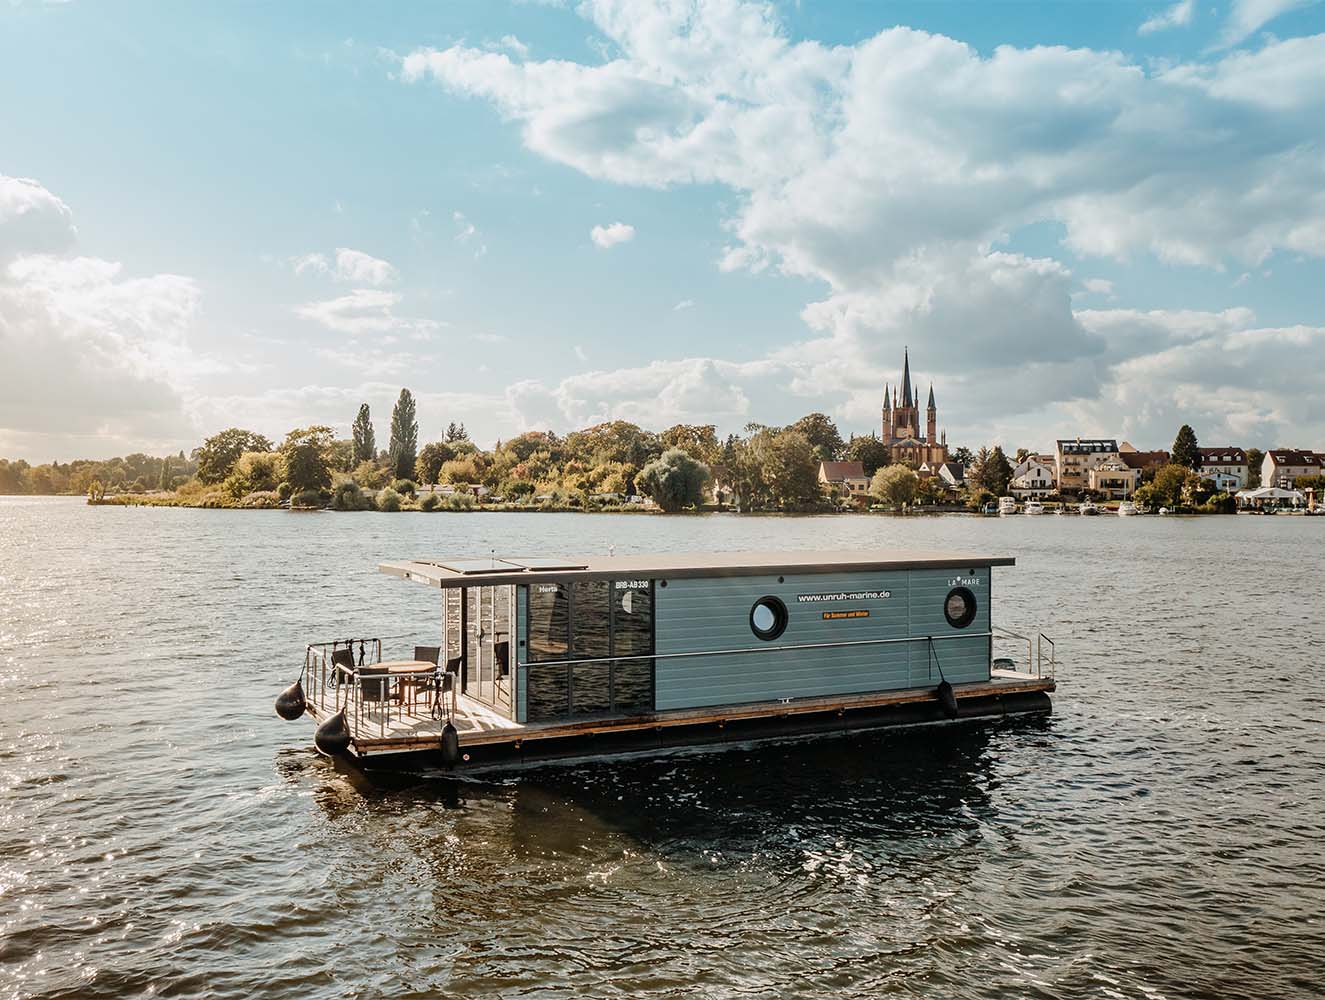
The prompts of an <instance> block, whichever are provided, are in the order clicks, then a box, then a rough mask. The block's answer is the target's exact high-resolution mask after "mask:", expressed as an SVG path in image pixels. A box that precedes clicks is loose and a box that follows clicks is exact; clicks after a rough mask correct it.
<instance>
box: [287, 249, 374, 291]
mask: <svg viewBox="0 0 1325 1000" xmlns="http://www.w3.org/2000/svg"><path fill="white" fill-rule="evenodd" d="M290 266H291V267H292V268H294V273H295V274H327V275H330V276H331V277H333V278H334V279H335V280H336V281H341V282H345V283H346V284H355V285H373V286H381V285H388V284H391V283H392V282H394V281H396V280H397V279H398V278H399V277H400V274H399V272H398V271H397V270H396V269H395V267H394V265H392V264H391V263H390V262H389V261H385V260H382V259H380V258H378V257H373V256H372V255H370V254H366V253H364V252H363V251H362V250H351V249H350V248H349V247H337V248H336V255H335V259H334V260H332V259H328V257H327V255H326V254H322V253H306V254H304V255H303V256H301V257H294V258H291V260H290Z"/></svg>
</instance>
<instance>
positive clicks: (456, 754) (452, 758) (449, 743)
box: [442, 722, 460, 768]
mask: <svg viewBox="0 0 1325 1000" xmlns="http://www.w3.org/2000/svg"><path fill="white" fill-rule="evenodd" d="M442 763H444V764H445V765H446V766H447V767H448V768H450V767H455V766H456V765H457V764H459V763H460V734H459V733H458V732H456V728H455V726H453V725H451V723H449V722H448V723H447V724H446V725H444V726H443V727H442Z"/></svg>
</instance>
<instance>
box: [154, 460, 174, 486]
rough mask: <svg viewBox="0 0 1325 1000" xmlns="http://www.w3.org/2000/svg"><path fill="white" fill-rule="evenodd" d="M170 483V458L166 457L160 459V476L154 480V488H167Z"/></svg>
mask: <svg viewBox="0 0 1325 1000" xmlns="http://www.w3.org/2000/svg"><path fill="white" fill-rule="evenodd" d="M170 484H171V478H170V458H169V457H166V458H163V459H162V460H161V476H160V478H158V479H157V481H156V488H157V489H159V490H163V491H164V490H168V489H170Z"/></svg>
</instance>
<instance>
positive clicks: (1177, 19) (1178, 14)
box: [1136, 0, 1196, 35]
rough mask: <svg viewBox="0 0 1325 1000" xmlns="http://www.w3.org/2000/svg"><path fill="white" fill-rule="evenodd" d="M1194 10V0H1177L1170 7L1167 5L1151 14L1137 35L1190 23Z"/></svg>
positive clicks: (1180, 26) (1185, 25) (1137, 31)
mask: <svg viewBox="0 0 1325 1000" xmlns="http://www.w3.org/2000/svg"><path fill="white" fill-rule="evenodd" d="M1195 11H1196V0H1178V2H1177V3H1175V4H1174V5H1173V6H1172V7H1167V8H1165V9H1164V10H1162V11H1160V12H1159V13H1158V14H1152V15H1151V16H1150V17H1149V18H1147V19H1146V20H1145V21H1144V22H1142V24H1141V27H1139V28H1137V29H1136V33H1137V34H1138V35H1150V34H1153V33H1154V32H1156V31H1163V30H1165V29H1166V28H1185V27H1187V25H1189V24H1191V23H1192V14H1193V13H1195Z"/></svg>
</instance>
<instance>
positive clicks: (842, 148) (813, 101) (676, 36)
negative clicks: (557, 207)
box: [401, 0, 1325, 436]
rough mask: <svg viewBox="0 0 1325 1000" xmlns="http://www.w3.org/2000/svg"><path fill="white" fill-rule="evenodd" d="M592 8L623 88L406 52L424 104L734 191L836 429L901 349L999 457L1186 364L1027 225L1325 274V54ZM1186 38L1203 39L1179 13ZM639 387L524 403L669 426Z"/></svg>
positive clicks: (733, 223)
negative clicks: (1169, 365) (1003, 434)
mask: <svg viewBox="0 0 1325 1000" xmlns="http://www.w3.org/2000/svg"><path fill="white" fill-rule="evenodd" d="M578 9H579V11H580V12H581V13H582V14H583V15H584V16H585V17H587V18H588V19H590V20H591V21H592V22H593V24H594V26H595V28H596V29H597V30H598V31H599V32H601V34H602V36H603V37H604V38H605V39H606V40H607V42H608V43H609V44H610V55H609V56H608V57H607V58H605V59H604V61H603V62H602V63H601V64H594V63H590V62H584V63H576V62H573V61H568V60H546V61H532V62H530V61H526V62H523V63H516V62H513V61H512V60H511V59H509V58H508V57H507V56H505V55H502V54H500V53H492V52H483V51H479V50H475V49H472V48H469V47H466V46H464V45H457V46H453V47H451V48H448V49H445V50H434V49H418V50H416V51H414V52H412V53H410V54H409V55H408V56H406V57H405V58H404V59H403V60H402V63H401V75H402V78H403V79H405V80H407V81H411V80H414V81H417V80H423V79H429V80H432V81H435V82H436V83H438V84H440V85H441V86H443V87H445V88H447V89H448V90H450V91H452V92H455V93H460V94H466V95H470V96H474V97H478V98H481V99H484V100H488V101H490V102H491V103H492V104H493V106H494V107H495V109H496V110H497V112H498V113H499V114H500V115H501V116H502V117H503V118H505V119H507V120H509V121H511V122H513V123H515V124H516V125H518V127H519V128H520V129H521V133H522V137H523V141H524V143H525V145H526V146H527V147H528V148H529V149H530V150H532V151H534V152H536V153H538V154H540V155H542V156H544V157H546V158H547V159H549V160H553V161H555V162H558V163H562V164H565V165H568V166H570V167H572V168H574V169H577V170H579V171H581V172H582V173H584V174H585V175H587V176H589V177H592V178H596V179H601V180H607V181H610V182H613V183H618V184H629V185H637V186H649V187H656V188H663V187H668V186H673V185H680V184H719V185H723V186H725V187H727V188H729V189H730V190H731V191H733V192H734V195H735V197H734V198H733V199H731V200H730V201H729V202H727V204H728V205H729V206H730V213H731V214H730V216H729V217H728V218H727V219H726V220H725V223H726V226H727V229H728V231H729V233H730V241H729V245H728V247H727V248H726V249H725V250H724V252H723V253H722V254H721V256H720V259H719V266H721V267H722V268H724V269H726V270H740V269H745V270H750V271H760V270H766V271H772V270H776V271H780V272H782V273H784V274H790V275H796V276H801V277H805V278H809V279H813V280H817V281H820V282H822V283H823V284H824V286H825V288H826V292H825V294H824V295H823V297H822V298H821V300H820V301H817V302H812V303H810V304H809V305H807V306H806V308H805V310H804V313H803V315H804V318H805V320H806V322H807V324H808V325H809V327H810V331H811V332H810V338H811V339H808V340H807V341H806V342H804V343H801V344H795V345H790V346H788V347H786V348H783V349H780V350H777V351H775V352H773V354H772V356H771V358H770V359H769V363H772V364H775V365H776V366H777V368H778V371H779V372H780V375H779V379H780V380H781V381H780V385H781V387H782V391H783V392H784V393H786V392H790V393H792V394H793V397H794V399H797V400H812V399H813V400H822V399H823V398H825V396H827V397H828V398H830V399H836V400H839V401H840V400H841V399H842V398H843V396H845V397H846V402H845V403H840V402H839V404H838V406H837V409H836V412H838V413H841V414H843V415H845V416H846V417H848V418H850V419H852V420H860V421H862V422H863V421H866V420H868V421H869V424H868V425H866V426H870V425H872V424H873V421H874V419H875V418H874V416H873V411H875V410H876V409H877V406H878V396H879V388H880V382H881V381H882V378H883V377H888V376H891V377H893V378H895V377H896V373H895V371H894V369H895V367H896V366H897V360H898V359H899V358H900V355H901V348H902V345H903V344H904V343H910V344H911V345H912V346H913V348H915V350H914V351H913V358H917V357H918V358H921V359H923V361H922V362H921V363H923V364H927V365H933V366H934V371H935V373H936V374H937V375H939V376H941V378H942V380H943V382H942V384H943V385H946V386H948V387H949V388H948V389H946V390H941V391H940V395H941V397H942V393H943V392H946V393H947V395H946V401H945V399H944V398H941V399H940V407H941V408H943V407H946V409H941V413H943V414H945V416H944V419H945V422H946V421H947V420H952V421H953V422H954V424H955V425H956V426H958V427H965V428H968V429H970V430H971V431H972V432H973V433H976V434H981V435H983V434H984V433H985V429H986V428H988V427H989V426H990V417H989V414H990V413H1001V414H1006V419H1005V420H1004V421H1003V424H1002V426H1003V427H1004V428H1005V429H1007V430H1008V431H1009V432H1012V431H1013V430H1015V429H1016V428H1017V427H1019V426H1020V427H1022V428H1023V429H1024V428H1025V427H1026V426H1029V425H1028V424H1025V423H1018V422H1019V421H1029V420H1031V419H1065V420H1076V419H1077V416H1078V414H1077V413H1076V412H1075V411H1073V412H1069V410H1068V408H1069V407H1074V406H1081V407H1085V406H1088V405H1090V401H1092V400H1094V401H1099V400H1103V399H1106V398H1108V397H1109V395H1110V394H1111V393H1114V392H1115V391H1116V390H1117V388H1118V379H1120V378H1122V377H1124V375H1123V373H1124V369H1123V367H1122V366H1123V365H1125V364H1130V363H1134V362H1136V361H1138V360H1139V359H1141V358H1144V357H1150V356H1154V355H1157V354H1159V353H1161V352H1162V351H1163V350H1165V349H1167V348H1168V347H1171V346H1173V345H1174V344H1182V343H1184V342H1183V341H1182V340H1181V339H1180V338H1181V329H1182V324H1181V323H1180V322H1177V321H1174V322H1171V323H1165V324H1158V325H1156V324H1153V323H1137V324H1133V325H1129V326H1127V327H1126V329H1122V328H1119V327H1117V326H1114V327H1110V332H1109V334H1108V335H1107V336H1106V335H1105V334H1104V333H1103V332H1101V330H1102V327H1101V325H1100V323H1099V322H1096V323H1095V325H1091V324H1088V323H1085V322H1083V321H1082V319H1081V315H1082V314H1078V313H1075V312H1074V311H1073V308H1072V296H1073V290H1074V288H1076V289H1077V290H1078V291H1077V294H1080V289H1081V288H1085V289H1087V290H1088V291H1090V292H1092V293H1093V294H1097V295H1111V294H1113V293H1112V289H1111V288H1110V289H1108V290H1106V289H1105V286H1104V285H1103V284H1101V283H1100V279H1086V280H1085V281H1084V282H1082V281H1081V280H1080V279H1076V278H1074V277H1073V276H1072V274H1071V269H1070V268H1069V267H1067V266H1066V265H1065V264H1064V263H1062V262H1061V261H1058V260H1053V259H1045V258H1031V257H1027V256H1024V255H1019V254H1007V253H997V252H993V251H992V250H991V247H992V246H994V245H996V244H997V243H999V242H1001V241H1003V240H1005V239H1006V238H1007V237H1008V236H1009V235H1010V234H1015V233H1016V232H1018V231H1019V230H1020V229H1022V228H1023V227H1025V226H1028V225H1031V224H1037V223H1050V224H1053V225H1056V226H1060V227H1061V228H1062V230H1063V233H1064V237H1063V239H1064V243H1065V245H1066V246H1067V247H1068V248H1069V249H1071V250H1072V251H1073V252H1075V253H1076V254H1077V255H1079V256H1081V257H1086V258H1089V257H1106V258H1111V259H1114V260H1118V261H1122V262H1127V261H1129V260H1132V259H1136V258H1138V257H1141V258H1146V257H1153V258H1157V259H1158V260H1159V261H1161V262H1162V263H1164V264H1167V265H1170V266H1182V267H1201V268H1208V269H1226V268H1229V267H1231V266H1234V265H1238V264H1241V265H1242V266H1241V267H1240V268H1239V270H1242V269H1245V267H1246V266H1247V265H1260V264H1261V263H1262V262H1263V261H1264V260H1265V259H1266V258H1267V257H1268V256H1269V255H1271V254H1273V253H1274V252H1275V251H1281V250H1287V251H1290V252H1293V253H1295V254H1298V255H1302V256H1305V257H1307V258H1313V259H1319V258H1321V257H1325V161H1323V160H1322V159H1321V157H1320V155H1319V150H1318V149H1316V145H1315V142H1314V140H1315V137H1316V136H1317V135H1318V134H1319V122H1320V121H1321V120H1323V119H1325V35H1321V36H1315V37H1310V38H1296V39H1288V40H1285V41H1274V40H1271V41H1268V42H1267V43H1265V44H1264V45H1263V46H1262V47H1261V48H1259V49H1257V50H1255V51H1246V52H1236V53H1231V54H1228V55H1226V56H1223V57H1220V58H1217V59H1214V60H1212V61H1206V62H1188V63H1172V62H1165V63H1155V64H1153V65H1143V64H1139V63H1137V62H1134V61H1131V60H1129V59H1128V58H1127V57H1126V56H1124V55H1122V54H1121V53H1118V52H1113V51H1092V50H1088V49H1069V48H1064V47H1056V46H1040V47H1035V48H1028V49H1019V48H1016V47H1014V46H1000V47H998V48H997V49H995V50H994V51H993V52H991V53H990V54H988V55H982V54H981V53H980V52H978V51H976V50H975V49H973V48H971V47H970V46H967V45H964V44H962V43H960V42H958V41H955V40H953V39H950V38H946V37H943V36H940V35H932V34H928V33H925V32H922V31H914V30H910V29H907V28H893V29H889V30H885V31H882V32H880V33H878V34H877V35H875V36H873V37H869V38H865V39H863V40H862V41H860V42H858V43H855V44H851V45H837V46H827V45H822V44H819V43H817V42H814V41H808V40H807V41H798V42H793V41H791V40H790V39H789V38H788V36H787V33H786V31H785V30H784V29H783V27H782V25H781V24H780V22H779V21H778V16H777V12H776V9H775V8H774V7H773V6H771V5H763V4H747V3H739V2H736V0H708V2H704V0H698V2H695V3H687V4H679V3H678V4H663V5H659V4H655V3H647V2H643V0H585V2H584V3H583V4H581V6H580V7H579V8H578ZM1166 16H1167V17H1168V18H1169V19H1170V20H1171V21H1173V23H1174V24H1175V25H1176V24H1177V23H1180V22H1181V21H1182V19H1183V18H1187V19H1188V20H1190V18H1191V17H1192V16H1193V14H1192V11H1191V9H1190V8H1188V7H1185V6H1184V5H1182V4H1178V5H1177V6H1174V7H1170V8H1169V9H1168V10H1167V12H1166ZM598 230H603V231H604V232H605V231H606V230H605V228H604V227H595V232H597V231H598ZM595 243H597V244H599V245H602V244H601V243H600V241H599V240H598V239H595ZM1210 337H1212V338H1213V337H1215V334H1210ZM692 363H694V364H701V363H703V364H712V365H716V366H721V365H724V364H730V362H724V361H722V360H720V359H699V360H696V361H694V362H692ZM647 370H648V369H630V370H628V371H630V372H639V371H647ZM715 370H721V369H715ZM614 374H619V373H614ZM585 377H586V378H587V377H588V376H585ZM1129 377H1130V376H1129ZM655 381H656V379H655ZM602 383H603V378H602V377H597V376H596V377H595V379H594V383H593V384H595V385H601V384H602ZM625 383H626V384H631V385H635V386H636V387H638V388H639V390H640V391H641V392H643V393H645V395H642V396H641V397H640V398H639V400H638V401H635V402H630V401H627V400H625V399H622V398H618V397H615V396H613V397H611V398H607V397H606V396H604V395H602V394H598V395H595V394H593V393H589V392H588V391H587V390H585V391H583V392H581V391H579V390H578V389H577V388H576V387H577V386H579V385H580V383H576V382H573V381H571V380H567V381H565V382H563V383H561V384H560V385H559V386H557V387H556V388H555V389H541V390H539V392H541V393H543V396H540V395H539V392H533V391H532V390H531V391H529V392H526V393H525V394H524V395H526V396H529V398H531V399H539V398H544V397H546V398H548V399H551V400H553V401H554V403H555V406H556V410H557V412H559V413H561V414H562V416H563V418H566V419H569V418H570V416H571V415H583V414H586V413H595V414H598V413H606V412H617V413H620V412H624V411H629V410H631V409H632V408H638V409H639V411H640V412H647V410H648V406H649V405H650V403H651V402H652V401H653V397H652V396H650V395H648V393H654V392H656V386H655V385H654V383H653V382H651V381H649V380H641V379H639V378H634V379H626V380H625ZM1009 384H1017V385H1033V386H1034V388H1035V391H1034V393H1032V394H1021V393H1015V392H1014V393H1009V392H1008V391H1007V387H1008V385H1009ZM737 388H738V389H740V390H741V391H742V392H744V389H741V387H740V386H739V385H737ZM1152 388H1156V387H1154V386H1152ZM1205 388H1206V389H1207V390H1209V389H1211V387H1210V386H1206V387H1205ZM830 394H831V395H830ZM1317 395H1319V390H1318V391H1317ZM522 398H523V397H522ZM1244 402H1245V401H1244ZM773 405H774V407H775V408H776V409H777V410H778V412H783V411H785V409H786V408H787V407H788V406H789V405H795V404H794V403H792V404H788V403H786V402H785V401H784V400H779V401H776V402H775V403H774V404H773ZM715 406H717V404H715ZM717 408H718V409H720V408H721V407H720V406H717ZM738 408H739V407H738ZM517 409H518V407H517ZM1276 412H1278V411H1276ZM1055 415H1056V416H1055ZM1315 421H1316V424H1315V426H1325V415H1318V416H1317V417H1316V418H1315ZM654 423H656V421H654ZM1169 434H1171V431H1168V432H1166V436H1167V435H1169Z"/></svg>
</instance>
